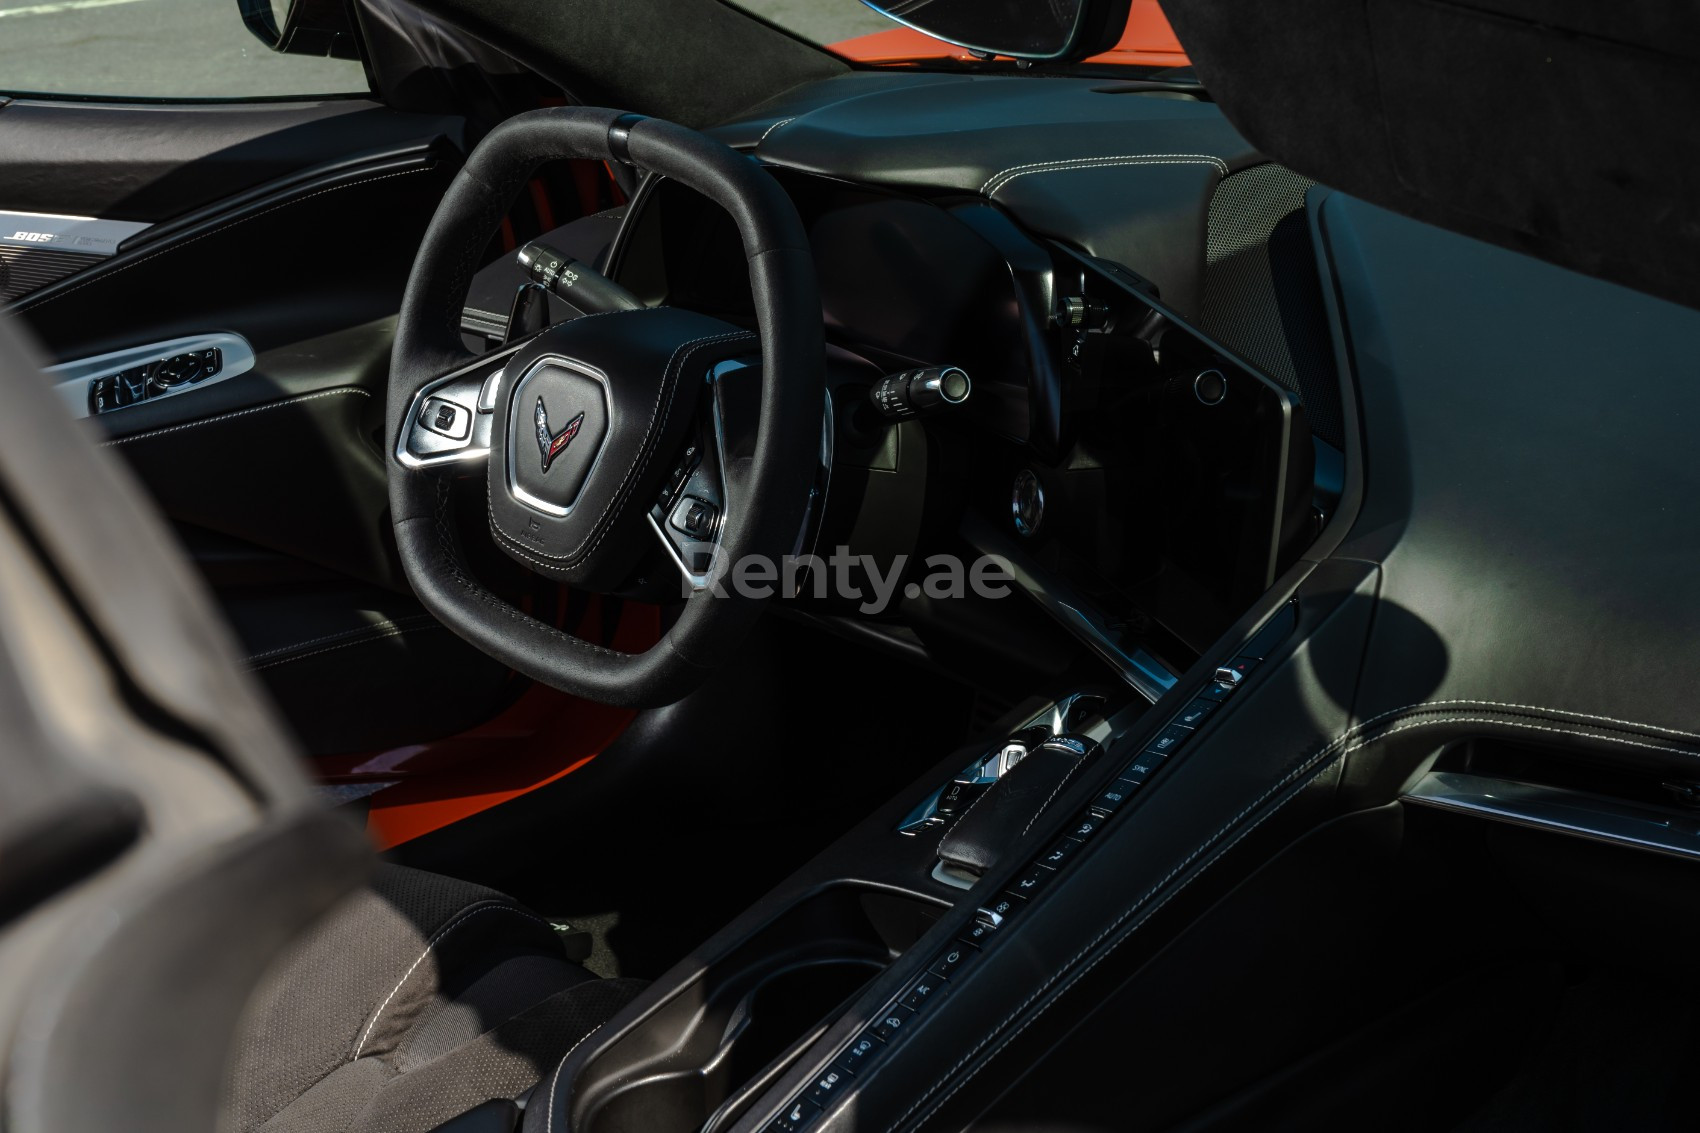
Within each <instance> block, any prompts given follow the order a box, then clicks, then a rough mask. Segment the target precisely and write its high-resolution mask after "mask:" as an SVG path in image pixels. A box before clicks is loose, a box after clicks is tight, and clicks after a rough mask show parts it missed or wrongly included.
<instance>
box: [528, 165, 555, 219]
mask: <svg viewBox="0 0 1700 1133" xmlns="http://www.w3.org/2000/svg"><path fill="white" fill-rule="evenodd" d="M530 188H531V207H532V208H534V209H536V210H537V226H538V230H539V231H541V232H549V231H552V230H553V229H554V227H555V210H554V209H553V208H552V207H550V205H549V187H548V186H547V185H545V184H544V183H543V178H541V177H533V178H532V179H531V184H530Z"/></svg>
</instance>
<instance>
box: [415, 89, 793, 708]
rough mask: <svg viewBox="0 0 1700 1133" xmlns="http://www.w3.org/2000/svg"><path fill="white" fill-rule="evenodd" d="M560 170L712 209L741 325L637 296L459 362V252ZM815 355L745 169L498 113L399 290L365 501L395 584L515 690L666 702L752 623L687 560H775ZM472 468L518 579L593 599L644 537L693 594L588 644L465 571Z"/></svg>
mask: <svg viewBox="0 0 1700 1133" xmlns="http://www.w3.org/2000/svg"><path fill="white" fill-rule="evenodd" d="M562 158H588V159H590V160H595V161H607V160H613V161H621V162H629V163H632V164H635V165H637V166H639V167H640V168H642V169H647V170H650V171H653V172H654V173H657V174H660V175H662V176H665V177H667V178H670V179H672V180H674V181H678V182H679V183H681V184H683V185H685V186H687V187H689V188H691V189H694V190H696V191H697V192H699V193H701V194H702V195H703V196H705V197H707V198H709V199H710V200H712V201H714V202H715V203H716V204H718V205H720V206H721V207H722V208H724V209H725V210H726V211H727V213H729V214H730V215H731V217H732V219H733V221H734V222H735V223H736V225H737V229H738V234H739V237H740V238H741V239H742V241H743V246H744V255H745V257H746V259H747V262H748V266H749V282H750V290H751V293H752V295H753V297H754V301H755V302H754V310H755V321H756V331H755V332H754V333H752V332H751V331H749V330H747V329H745V328H741V327H738V326H734V325H732V324H730V323H726V322H722V321H721V320H719V319H714V318H710V317H708V316H705V315H700V314H697V313H695V312H691V311H685V310H681V309H677V308H672V307H655V308H645V309H640V310H631V311H618V312H611V313H606V314H596V315H587V316H584V317H581V318H578V319H574V320H572V321H570V322H566V323H562V324H559V325H557V326H554V327H551V328H549V329H547V330H544V331H543V332H542V333H540V334H538V335H536V336H535V337H533V338H530V339H528V340H526V341H524V342H522V343H520V344H519V345H518V346H517V347H514V348H510V349H505V350H501V351H496V352H492V353H490V354H486V355H482V356H479V355H473V354H472V353H470V352H469V351H468V350H467V349H466V348H465V347H464V345H463V344H462V342H461V332H460V317H461V309H462V307H463V306H464V304H465V302H466V294H467V287H468V285H469V283H470V281H471V278H472V273H473V271H474V270H475V268H476V267H477V266H478V261H479V257H480V254H481V253H482V252H483V250H484V249H485V248H486V247H487V246H488V245H489V242H490V239H491V237H492V236H493V235H494V234H495V232H496V229H497V226H498V225H499V224H500V222H501V219H502V216H503V215H504V214H505V213H506V212H507V210H508V208H509V206H510V204H511V202H512V201H513V199H514V197H515V196H516V195H517V194H518V192H519V190H520V188H521V187H522V186H523V185H524V184H525V183H526V181H527V180H529V179H530V177H531V175H532V173H533V172H534V171H535V170H536V168H537V166H538V165H540V164H542V163H543V162H546V161H554V160H559V159H562ZM824 366H825V346H824V343H823V339H822V324H821V309H820V299H819V295H818V291H817V287H816V282H815V274H814V264H813V261H812V259H811V258H810V254H809V247H808V242H807V239H806V237H805V235H804V232H803V226H802V222H801V221H800V220H799V219H798V216H797V211H796V208H795V207H794V206H793V205H792V203H791V200H790V198H789V197H787V196H786V194H785V193H784V191H783V190H782V189H781V188H780V187H779V185H778V184H777V183H776V182H775V181H774V180H773V178H772V177H770V176H769V175H768V173H767V172H766V171H765V170H763V169H762V168H761V167H760V166H759V165H757V164H756V162H755V161H754V160H753V159H751V158H749V157H746V156H743V155H741V154H739V153H737V152H735V151H734V150H731V149H729V148H727V147H726V146H724V145H721V144H720V143H719V142H716V141H713V140H712V139H710V138H707V137H705V136H703V135H702V134H699V133H697V132H696V131H694V130H689V129H686V128H685V127H683V126H678V125H674V124H673V123H670V122H663V121H659V120H657V119H653V118H644V117H641V116H639V115H634V114H621V113H620V112H618V111H615V110H604V109H594V108H587V107H565V108H558V109H548V110H537V111H532V112H530V113H526V114H521V115H519V116H517V117H515V118H512V119H510V120H508V121H507V122H504V123H503V124H502V125H501V126H499V127H497V128H496V129H495V130H494V131H493V132H491V133H490V135H489V136H488V137H486V138H485V139H484V140H483V142H481V143H480V144H479V145H478V147H477V148H476V149H475V150H474V151H473V152H472V155H471V157H470V158H469V159H468V160H467V163H466V166H465V168H463V169H462V170H461V172H460V174H459V175H458V176H457V177H456V178H455V180H454V183H453V184H452V185H450V187H449V190H448V192H447V193H446V194H445V195H444V197H443V201H442V204H441V205H440V206H438V209H437V214H436V216H435V217H433V218H432V221H431V225H430V227H429V228H428V229H427V230H426V233H425V239H424V242H423V243H422V244H421V245H420V249H419V255H418V258H417V259H416V260H415V261H414V265H413V272H412V274H411V276H409V278H408V282H407V292H406V294H405V296H404V297H403V299H402V305H401V317H400V321H399V324H398V326H397V329H396V339H395V348H394V351H393V353H392V355H391V363H390V379H389V401H388V430H389V438H390V446H389V496H390V508H391V512H392V519H393V522H394V525H395V537H396V543H397V544H398V546H399V548H400V552H401V562H402V566H403V568H404V569H405V571H406V573H407V577H408V580H409V581H410V582H411V583H412V584H413V588H414V590H415V591H416V592H417V593H418V595H419V599H420V601H421V602H423V603H424V604H425V606H426V608H427V609H429V610H430V611H431V613H433V614H434V615H436V617H437V618H438V619H440V620H441V621H442V622H443V623H444V624H445V625H447V626H448V627H449V628H450V629H452V630H454V631H455V632H456V633H458V634H459V635H460V636H461V637H463V638H465V639H466V640H467V641H469V642H471V643H472V644H473V645H475V646H476V647H478V648H479V649H481V650H483V651H484V652H485V653H487V654H489V655H490V656H492V657H494V658H497V659H498V660H500V661H502V662H503V663H505V664H507V665H509V666H511V667H512V668H514V669H516V670H518V671H519V672H521V673H524V674H525V675H527V676H529V677H532V678H534V679H536V680H539V681H542V682H543V683H545V684H548V685H552V686H554V687H555V688H558V689H563V690H565V691H567V692H570V693H574V694H577V695H579V696H583V697H586V698H588V699H591V700H597V701H601V702H604V703H608V704H616V705H623V706H629V707H647V706H653V705H660V704H667V703H671V702H673V701H675V700H677V699H678V698H679V697H681V696H683V695H684V694H685V693H687V692H689V691H690V690H691V689H693V688H695V687H696V686H697V685H698V684H700V683H701V682H702V681H703V680H704V679H705V678H706V677H707V676H708V674H709V673H710V672H712V671H713V669H714V668H715V666H716V665H717V664H718V663H719V662H720V661H722V660H723V659H725V658H726V656H727V655H728V653H729V652H730V650H732V649H733V648H734V647H735V646H737V645H738V643H739V642H740V641H741V640H742V639H743V637H744V636H745V634H746V633H747V632H748V630H749V628H750V626H751V624H752V623H753V622H754V620H755V618H756V616H757V615H758V614H759V612H760V605H759V602H758V601H756V600H754V599H752V598H749V597H745V596H741V595H738V594H736V593H733V592H731V590H729V589H727V588H725V587H712V586H707V585H705V582H706V580H707V578H708V576H709V574H710V573H711V569H712V568H711V567H710V566H709V564H710V563H711V562H712V561H718V562H720V563H737V562H739V561H741V560H743V559H745V558H747V557H750V556H764V557H766V558H768V559H769V560H771V561H778V560H779V559H780V558H781V557H782V556H785V555H787V554H791V553H793V552H794V551H796V550H797V548H798V541H799V534H800V532H801V530H802V528H803V525H804V521H805V517H806V515H807V514H808V509H809V507H810V503H811V495H812V494H813V493H814V492H815V491H817V490H818V475H817V474H818V473H819V470H820V464H821V460H820V453H821V414H822V399H823V389H824V382H823V372H824ZM699 430H700V431H699ZM477 460H483V461H484V462H485V464H486V468H485V480H486V484H487V488H488V492H487V495H488V502H487V505H486V508H487V511H488V516H489V531H490V537H491V539H492V540H493V541H494V542H495V543H496V545H497V546H499V547H500V548H501V549H502V550H503V551H504V552H506V553H507V554H508V555H510V556H511V557H513V558H514V559H516V560H517V561H519V562H520V563H522V564H524V565H525V566H526V567H528V568H530V569H531V570H533V571H535V572H536V573H538V574H541V575H544V576H546V577H548V578H552V579H557V580H559V581H562V582H565V583H569V584H571V585H573V586H575V587H579V588H583V589H585V590H589V591H593V592H606V591H609V590H612V589H614V588H617V587H618V586H619V585H620V584H621V583H622V582H623V581H625V580H626V579H627V578H628V577H629V576H630V574H631V572H632V571H633V570H634V569H635V568H636V566H637V565H638V564H639V563H640V562H641V561H642V558H643V555H644V552H645V550H646V549H651V548H653V545H654V543H655V541H656V539H657V537H658V536H659V537H660V539H661V540H662V541H663V543H664V545H665V546H666V548H667V550H668V551H669V553H671V554H672V556H673V557H674V558H675V560H676V562H677V565H678V566H679V567H680V568H681V570H682V571H683V573H684V575H685V577H686V578H687V579H691V580H693V581H694V582H695V583H696V587H697V588H696V589H694V590H692V591H691V592H690V594H689V596H688V597H687V598H685V599H684V601H683V605H682V607H681V608H680V609H679V611H678V616H677V618H676V619H675V620H673V622H672V624H671V626H670V627H669V628H668V629H667V630H666V631H665V633H664V634H663V635H662V637H661V639H660V640H659V641H658V642H657V643H656V644H655V645H654V646H652V647H651V648H649V649H648V650H646V651H644V652H642V653H622V652H618V651H615V650H611V649H605V648H602V647H601V646H598V645H595V644H592V643H590V642H587V641H584V640H582V639H580V638H576V637H573V636H572V635H570V634H566V633H563V632H561V631H560V630H558V629H556V628H555V627H554V626H551V625H548V624H546V623H544V622H542V621H539V620H538V619H536V618H533V617H531V616H530V615H529V614H526V613H524V612H522V611H521V610H519V609H517V608H516V607H514V606H513V605H511V604H510V603H508V602H505V601H503V600H502V599H501V598H499V597H497V596H496V595H495V594H494V593H492V592H491V591H490V590H488V589H487V588H486V587H484V586H483V585H481V584H480V583H479V582H478V581H477V580H476V578H475V577H474V576H473V573H472V571H471V570H470V569H469V567H468V565H467V557H466V556H465V554H464V553H463V548H462V547H461V545H460V543H459V541H458V538H457V535H456V527H457V525H456V524H455V523H454V522H453V521H452V517H451V515H450V511H449V509H450V508H451V497H450V492H449V482H450V480H451V478H453V477H455V476H457V475H458V476H464V475H465V474H466V472H467V471H468V466H469V463H470V462H473V461H477ZM716 497H718V498H716Z"/></svg>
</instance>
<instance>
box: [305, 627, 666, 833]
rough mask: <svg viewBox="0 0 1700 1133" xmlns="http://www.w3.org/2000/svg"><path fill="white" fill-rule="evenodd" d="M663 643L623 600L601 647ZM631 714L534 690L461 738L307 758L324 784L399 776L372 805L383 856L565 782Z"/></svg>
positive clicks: (585, 630) (589, 635)
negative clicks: (553, 784)
mask: <svg viewBox="0 0 1700 1133" xmlns="http://www.w3.org/2000/svg"><path fill="white" fill-rule="evenodd" d="M601 607H602V603H601V602H600V601H597V600H592V601H591V602H590V604H589V609H587V610H586V612H585V616H584V617H583V618H581V619H580V621H579V624H578V626H577V634H578V636H580V637H584V638H586V639H587V640H592V641H596V640H600V639H601V636H602V635H601V632H600V629H601V621H602V609H601ZM660 637H661V611H660V609H659V607H656V606H648V605H643V604H640V603H636V602H627V603H625V604H624V605H623V608H622V610H621V613H620V618H619V622H618V623H617V624H616V625H615V627H614V634H613V639H612V641H610V642H608V644H609V645H610V647H612V648H614V649H618V650H621V651H622V652H627V653H636V652H641V651H642V650H644V649H647V648H649V647H650V646H651V645H653V644H654V643H655V642H656V641H658V640H660ZM636 715H637V713H635V712H633V711H632V710H630V709H626V708H610V707H609V706H607V705H605V704H595V703H592V702H591V701H588V700H581V699H580V698H578V697H576V696H569V695H568V694H566V693H564V692H558V691H556V690H555V689H552V688H548V687H546V686H544V685H539V684H533V685H531V686H530V687H529V688H527V689H526V691H525V692H524V693H523V694H521V696H520V698H519V699H518V700H516V701H515V702H514V703H513V704H512V705H510V706H509V707H508V708H507V709H506V710H505V711H503V712H501V713H500V714H498V715H497V716H496V717H495V718H494V719H492V720H489V721H486V722H485V723H483V724H480V725H478V726H477V727H475V728H471V729H469V730H467V731H465V732H461V733H459V734H458V735H453V736H445V737H443V738H441V739H436V740H432V741H429V742H426V743H421V744H409V745H406V746H404V747H399V748H392V749H390V750H388V751H380V752H363V753H360V754H357V755H344V756H321V757H319V758H317V759H315V761H314V762H315V764H316V765H317V770H318V773H319V777H320V778H321V779H323V780H325V781H327V782H333V783H362V782H373V781H390V780H399V781H398V782H396V783H395V785H394V786H391V787H386V788H385V789H383V790H381V791H378V792H377V793H376V794H374V795H372V796H371V798H370V800H369V802H370V809H369V811H368V812H367V818H366V831H367V833H368V834H369V835H370V836H371V838H372V841H373V842H374V843H375V844H376V845H377V847H378V848H379V849H380V850H387V849H389V848H390V847H391V846H397V845H400V844H401V843H403V842H406V841H409V840H411V839H413V838H418V837H419V836H421V835H423V834H429V833H431V832H432V831H434V830H441V829H442V828H443V827H445V826H451V825H453V824H454V823H456V822H459V821H460V820H461V819H463V818H469V817H471V816H472V815H474V814H478V813H480V812H481V811H486V810H489V809H490V808H491V807H494V806H500V805H501V804H502V803H505V802H507V801H508V800H510V799H515V798H518V797H519V796H520V795H523V794H527V793H528V792H531V791H535V790H536V789H537V788H539V787H542V786H544V785H545V784H548V783H553V782H555V781H556V780H557V779H563V778H565V777H566V776H568V775H570V774H572V773H573V772H574V771H577V770H578V769H579V768H581V767H583V766H584V765H585V764H587V763H589V762H590V761H591V760H592V759H595V758H596V757H597V756H598V755H600V754H601V753H602V752H603V751H605V750H606V749H607V747H608V745H609V744H611V743H613V741H614V740H616V739H617V738H619V736H620V734H621V733H622V732H624V731H625V730H626V726H627V725H628V724H630V723H631V721H632V720H633V718H635V717H636Z"/></svg>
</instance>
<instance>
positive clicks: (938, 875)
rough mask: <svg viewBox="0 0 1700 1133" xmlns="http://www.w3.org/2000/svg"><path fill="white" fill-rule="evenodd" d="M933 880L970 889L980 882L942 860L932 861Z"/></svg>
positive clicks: (957, 887)
mask: <svg viewBox="0 0 1700 1133" xmlns="http://www.w3.org/2000/svg"><path fill="white" fill-rule="evenodd" d="M933 880H934V881H942V882H944V883H945V884H946V885H949V886H951V887H952V888H954V889H972V888H974V886H976V885H978V884H979V883H980V879H979V878H977V877H976V878H972V879H971V878H969V877H967V876H966V875H964V874H961V873H958V872H957V871H956V870H954V869H952V868H951V867H950V866H948V865H946V864H945V863H944V862H942V861H937V862H934V863H933Z"/></svg>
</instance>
